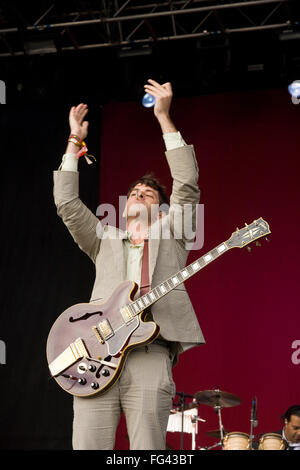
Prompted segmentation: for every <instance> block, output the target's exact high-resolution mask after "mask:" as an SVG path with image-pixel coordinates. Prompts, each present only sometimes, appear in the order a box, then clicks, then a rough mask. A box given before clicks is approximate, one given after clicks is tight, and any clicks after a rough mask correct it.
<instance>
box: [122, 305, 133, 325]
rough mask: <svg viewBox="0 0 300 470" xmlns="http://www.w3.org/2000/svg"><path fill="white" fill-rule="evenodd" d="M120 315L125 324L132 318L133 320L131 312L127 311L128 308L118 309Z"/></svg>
mask: <svg viewBox="0 0 300 470" xmlns="http://www.w3.org/2000/svg"><path fill="white" fill-rule="evenodd" d="M120 313H121V315H122V318H123V320H124V322H125V323H129V322H131V320H133V318H134V314H133V313H131V311H130V310H129V308H128V307H122V308H121V309H120Z"/></svg>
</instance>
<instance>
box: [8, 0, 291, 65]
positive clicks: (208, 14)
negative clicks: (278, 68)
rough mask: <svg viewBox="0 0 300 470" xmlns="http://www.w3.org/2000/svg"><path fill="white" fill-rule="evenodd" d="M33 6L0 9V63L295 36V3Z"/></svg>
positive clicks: (130, 0)
mask: <svg viewBox="0 0 300 470" xmlns="http://www.w3.org/2000/svg"><path fill="white" fill-rule="evenodd" d="M31 3H32V6H31V8H30V4H31ZM31 3H30V2H23V5H22V3H20V2H16V1H14V0H12V1H10V2H6V3H5V4H4V6H2V8H1V9H0V58H1V57H7V56H11V57H16V56H23V55H30V54H32V55H33V54H37V55H45V54H55V53H58V52H65V53H67V52H69V51H85V50H91V49H97V48H111V47H116V48H118V49H119V50H122V49H125V50H127V52H129V53H130V50H132V51H133V52H136V51H137V50H140V51H141V53H142V52H143V48H144V49H145V48H147V47H149V46H150V47H151V45H153V44H156V43H160V42H167V41H178V40H184V39H193V38H202V37H207V36H214V37H216V36H218V35H227V36H228V35H232V34H235V33H243V32H248V33H249V32H255V31H268V30H269V31H274V30H276V31H278V32H279V33H280V32H283V31H294V30H295V29H296V30H297V28H298V27H299V21H298V20H299V18H300V15H299V14H298V12H299V5H298V6H297V3H298V4H299V2H298V1H297V0H284V1H282V0H252V1H247V0H245V1H236V0H234V1H232V0H221V1H217V0H210V1H204V0H177V1H160V2H154V1H150V2H149V1H140V0H114V1H109V0H102V1H96V0H94V1H89V2H85V1H81V2H67V1H60V2H58V1H56V2H55V1H53V0H52V1H51V0H50V1H49V2H48V4H47V2H43V3H42V5H43V7H44V8H45V10H44V11H41V10H39V11H38V6H37V3H36V2H31ZM74 5H76V7H77V9H76V11H75V10H74ZM79 7H80V9H79Z"/></svg>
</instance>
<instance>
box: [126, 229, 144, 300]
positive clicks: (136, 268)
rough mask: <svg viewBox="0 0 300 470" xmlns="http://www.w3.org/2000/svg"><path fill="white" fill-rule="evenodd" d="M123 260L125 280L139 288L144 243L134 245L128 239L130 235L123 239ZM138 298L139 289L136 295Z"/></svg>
mask: <svg viewBox="0 0 300 470" xmlns="http://www.w3.org/2000/svg"><path fill="white" fill-rule="evenodd" d="M123 247H124V260H125V280H127V281H134V282H136V283H137V285H138V286H140V282H141V272H142V258H143V250H144V242H141V243H139V244H137V245H134V244H133V243H132V241H131V239H130V233H129V232H127V237H125V238H124V239H123ZM136 297H139V289H138V291H137V293H136Z"/></svg>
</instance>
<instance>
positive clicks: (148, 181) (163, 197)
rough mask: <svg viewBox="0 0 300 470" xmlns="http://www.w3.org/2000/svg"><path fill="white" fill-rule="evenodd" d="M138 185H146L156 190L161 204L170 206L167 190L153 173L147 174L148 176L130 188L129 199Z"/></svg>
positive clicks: (138, 180)
mask: <svg viewBox="0 0 300 470" xmlns="http://www.w3.org/2000/svg"><path fill="white" fill-rule="evenodd" d="M137 184H145V185H146V186H149V187H150V188H152V189H155V190H156V191H157V192H158V196H159V204H160V205H161V204H167V205H169V198H168V196H167V193H166V188H165V186H163V185H162V184H161V183H160V182H159V181H158V179H157V178H156V177H155V176H154V174H153V173H147V174H146V175H144V176H142V177H141V178H139V179H137V180H136V181H134V182H133V183H132V184H131V185H130V186H129V189H128V192H127V198H128V197H129V195H130V193H131V191H132V190H133V188H134V187H135V186H136V185H137Z"/></svg>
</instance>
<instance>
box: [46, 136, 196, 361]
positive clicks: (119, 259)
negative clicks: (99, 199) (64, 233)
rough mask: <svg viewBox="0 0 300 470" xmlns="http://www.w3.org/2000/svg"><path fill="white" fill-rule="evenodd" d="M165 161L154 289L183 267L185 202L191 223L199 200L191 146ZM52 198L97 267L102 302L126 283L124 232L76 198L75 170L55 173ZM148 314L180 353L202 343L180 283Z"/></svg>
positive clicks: (154, 242)
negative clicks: (167, 183)
mask: <svg viewBox="0 0 300 470" xmlns="http://www.w3.org/2000/svg"><path fill="white" fill-rule="evenodd" d="M166 157H167V161H168V164H169V167H170V171H171V175H172V178H173V188H172V194H171V198H170V210H169V213H168V215H167V216H165V217H164V218H162V219H160V220H159V221H157V222H155V224H153V225H152V227H151V234H150V239H149V270H150V273H149V274H150V280H151V287H152V288H153V287H155V286H156V285H158V284H159V283H161V282H162V281H165V280H166V279H167V278H168V277H170V276H171V275H172V274H175V273H176V272H178V271H179V270H180V269H183V268H184V266H185V264H186V260H187V257H188V253H189V250H188V249H187V245H186V243H188V241H189V240H188V238H187V237H186V235H185V233H184V230H181V221H182V219H183V218H182V211H181V209H182V208H183V206H184V204H189V205H190V206H189V208H191V207H192V211H193V219H195V214H196V204H197V203H198V202H199V197H200V191H199V188H198V166H197V161H196V158H195V154H194V148H193V146H190V145H187V146H184V147H180V148H177V149H174V150H169V151H167V152H166ZM54 200H55V204H56V206H57V212H58V215H59V216H60V217H61V218H62V220H63V222H64V223H65V225H66V226H67V228H68V230H69V232H70V233H71V235H72V237H73V238H74V240H75V242H76V243H77V244H78V245H79V247H80V248H81V249H82V250H83V251H84V252H85V253H86V254H87V255H88V256H89V257H90V258H91V259H92V261H93V262H94V263H95V268H96V278H95V283H94V287H93V291H92V295H91V301H92V300H93V299H103V300H102V301H103V302H104V301H105V300H106V299H107V298H108V297H109V296H110V295H111V294H112V293H113V291H114V289H115V288H116V287H117V286H118V284H119V283H121V282H122V281H124V280H125V261H124V252H123V241H122V240H123V238H124V236H125V234H124V232H122V231H121V230H119V229H116V228H115V227H112V226H109V225H106V226H104V227H102V226H101V224H100V222H99V220H98V218H97V217H96V216H95V215H94V214H93V213H92V212H91V211H90V210H89V209H88V208H87V207H86V206H85V205H84V204H83V202H82V201H81V200H80V199H79V173H78V172H73V171H55V172H54ZM166 228H167V229H168V228H170V236H166V235H165V234H166V233H169V232H168V231H167V232H166ZM194 229H195V226H194ZM180 231H182V232H183V234H181V233H180ZM190 241H191V240H190ZM190 246H191V245H190ZM151 312H152V315H153V319H154V321H155V322H156V323H157V324H158V325H159V326H160V334H161V336H162V337H163V338H165V339H166V340H168V341H174V342H177V343H178V344H179V346H180V348H179V352H181V351H182V350H187V349H189V348H191V347H193V346H197V345H199V344H201V343H204V342H205V340H204V337H203V335H202V332H201V329H200V326H199V323H198V321H197V317H196V314H195V311H194V309H193V307H192V304H191V301H190V299H189V296H188V294H187V292H186V289H185V286H184V285H183V284H181V285H179V286H177V288H175V289H173V290H172V291H171V292H169V294H167V295H166V296H164V297H162V298H161V299H160V300H158V301H157V302H156V303H155V304H153V305H152V309H151Z"/></svg>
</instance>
